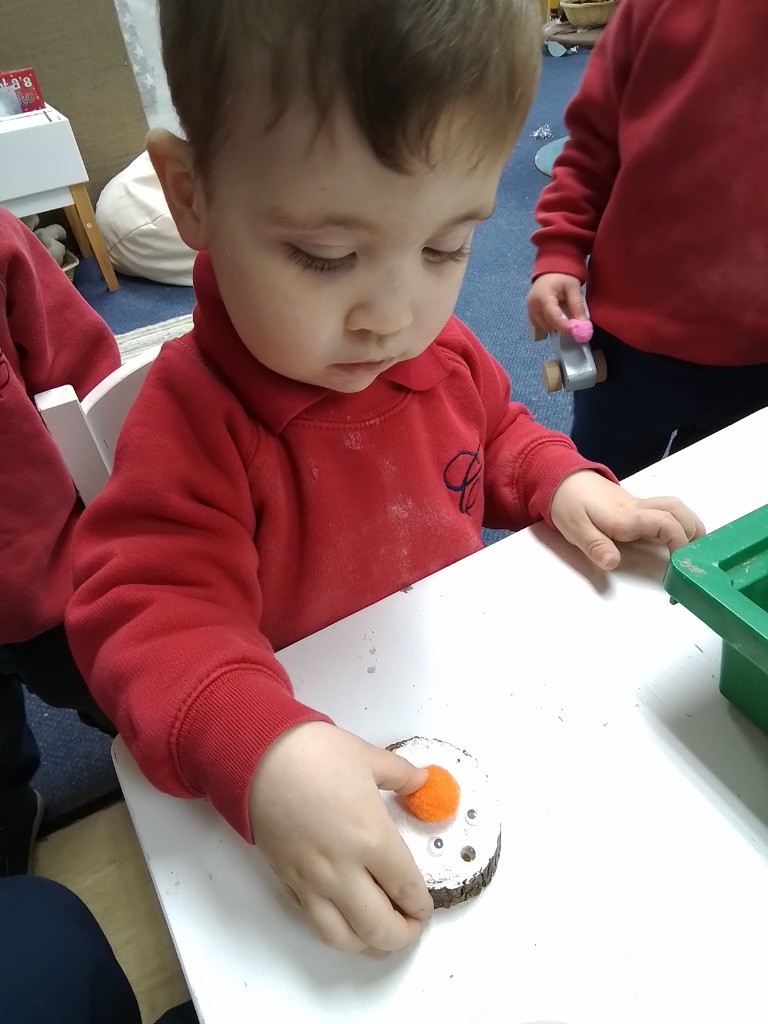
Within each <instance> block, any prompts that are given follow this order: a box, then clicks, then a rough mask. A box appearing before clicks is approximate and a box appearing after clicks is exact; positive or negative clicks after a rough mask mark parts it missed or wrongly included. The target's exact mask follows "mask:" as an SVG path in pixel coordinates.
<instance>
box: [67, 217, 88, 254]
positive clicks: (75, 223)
mask: <svg viewBox="0 0 768 1024" xmlns="http://www.w3.org/2000/svg"><path fill="white" fill-rule="evenodd" d="M64 213H65V214H66V217H67V222H68V223H69V226H70V228H71V229H72V234H73V235H74V236H75V241H76V242H77V247H78V249H79V250H80V252H81V253H82V254H83V256H85V257H88V256H93V253H92V252H91V243H90V242H89V241H88V235H86V233H85V228H84V227H83V222H82V221H81V220H80V214H79V213H78V212H77V207H76V206H65V207H64Z"/></svg>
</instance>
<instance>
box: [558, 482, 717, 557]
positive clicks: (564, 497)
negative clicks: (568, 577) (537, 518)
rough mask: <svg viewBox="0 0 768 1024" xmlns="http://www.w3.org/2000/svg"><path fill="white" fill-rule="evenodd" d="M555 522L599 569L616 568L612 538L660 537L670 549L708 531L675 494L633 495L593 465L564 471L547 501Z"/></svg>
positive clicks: (615, 547)
mask: <svg viewBox="0 0 768 1024" xmlns="http://www.w3.org/2000/svg"><path fill="white" fill-rule="evenodd" d="M549 511H550V516H551V517H552V522H553V524H554V525H555V527H556V528H557V529H558V530H559V531H560V533H562V535H563V536H564V537H565V539H566V540H568V541H570V542H571V544H573V545H574V546H575V547H577V548H579V549H580V550H581V551H583V552H584V554H585V555H586V556H587V557H588V558H589V559H590V560H591V561H593V562H594V563H595V565H597V566H599V568H601V569H615V568H616V566H617V565H618V564H619V562H620V561H621V554H620V552H619V549H618V548H617V546H616V544H614V541H633V540H640V539H641V538H643V539H645V538H647V539H650V540H659V541H661V543H662V544H665V545H666V546H667V548H668V549H669V550H670V551H674V550H675V549H676V548H681V547H683V545H684V544H687V543H688V542H689V541H691V540H693V539H694V537H701V536H702V534H704V533H705V532H706V531H705V529H704V525H703V523H702V522H701V520H700V519H699V517H698V516H697V515H696V514H695V513H694V512H692V511H691V510H690V509H689V508H688V507H687V506H686V505H684V504H683V503H682V502H681V501H680V500H679V499H677V498H636V497H635V496H634V495H632V494H630V493H629V491H625V490H624V488H623V487H620V486H619V485H618V484H615V483H612V482H611V481H610V480H608V479H606V478H605V477H603V476H600V474H599V473H596V472H594V471H593V470H591V469H587V470H579V471H578V472H576V473H572V474H571V475H570V476H567V477H566V478H565V480H563V482H562V483H561V484H560V486H559V487H558V488H557V490H556V491H555V495H554V497H553V499H552V504H551V506H550V510H549Z"/></svg>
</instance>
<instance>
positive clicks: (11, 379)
mask: <svg viewBox="0 0 768 1024" xmlns="http://www.w3.org/2000/svg"><path fill="white" fill-rule="evenodd" d="M119 365H120V356H119V353H118V350H117V345H116V344H115V339H114V338H113V337H112V334H111V332H110V330H109V328H108V327H107V325H106V324H105V323H104V322H103V320H102V319H101V318H100V317H99V316H97V315H96V313H95V312H94V311H93V310H92V309H91V308H90V306H89V305H88V304H87V303H86V302H85V300H84V299H83V298H82V297H81V296H80V295H79V293H78V292H77V291H76V290H75V288H74V286H73V285H72V284H71V283H70V282H69V281H68V280H67V278H66V276H65V275H64V274H63V273H62V271H61V268H60V267H59V266H58V265H57V263H56V262H55V260H53V259H52V257H51V256H50V254H49V253H48V251H47V250H46V248H45V246H43V244H42V243H41V242H40V241H38V239H37V238H35V236H34V235H33V234H32V232H31V231H28V230H27V228H26V227H25V226H24V225H23V224H22V223H21V221H20V220H18V219H17V218H16V217H14V216H13V215H12V214H10V213H9V212H8V211H7V210H5V209H3V208H2V207H0V421H1V422H0V465H2V467H3V486H2V488H0V536H1V537H2V562H1V563H0V877H2V876H3V875H9V874H22V873H24V872H26V871H27V869H28V864H29V858H30V853H31V849H32V844H33V842H34V837H35V834H36V832H37V827H38V825H39V823H40V817H41V815H42V801H41V799H40V796H39V794H38V793H36V792H35V791H34V790H33V789H32V788H31V786H30V780H31V778H32V776H33V775H34V773H35V771H36V770H37V767H38V765H39V755H38V750H37V745H36V743H35V739H34V736H33V735H32V732H31V730H30V729H29V727H28V725H27V721H26V714H25V710H24V690H23V685H22V684H24V685H26V687H27V688H28V689H29V690H30V691H32V692H33V693H36V694H37V695H38V696H40V697H41V698H42V699H43V700H44V701H46V702H47V703H48V704H52V705H54V706H57V707H69V708H75V709H76V710H78V711H80V712H81V713H82V714H83V715H84V716H86V715H87V716H89V718H90V719H91V721H95V722H97V723H98V724H99V725H101V726H103V727H106V725H107V723H106V719H105V718H104V716H103V714H102V713H101V712H100V711H99V709H98V708H97V706H96V704H95V702H94V700H93V698H92V697H91V695H90V693H89V692H88V689H87V687H86V686H85V683H84V682H83V680H82V677H81V676H80V673H79V672H78V670H77V667H76V665H75V663H74V661H73V659H72V655H71V653H70V650H69V646H68V644H67V640H66V636H65V634H64V626H63V619H64V608H65V607H66V604H67V601H68V600H69V598H70V596H71V593H72V570H71V564H70V555H71V552H70V545H71V540H72V532H73V530H74V526H75V523H76V521H77V519H78V517H79V515H80V512H81V511H82V506H81V504H80V502H79V501H78V498H77V494H76V493H75V489H74V486H73V484H72V480H71V479H70V476H69V473H68V472H67V470H66V467H65V466H64V464H63V462H62V461H61V458H60V456H59V453H58V450H57V449H56V446H55V444H54V443H53V441H52V440H51V438H50V437H49V435H48V432H47V430H46V429H45V426H44V425H43V422H42V420H41V419H40V416H39V415H38V412H37V409H36V408H35V405H34V402H33V396H34V395H35V394H36V393H38V392H40V391H45V390H47V389H48V388H54V387H58V386H59V385H61V384H72V385H73V387H74V388H75V390H76V391H77V393H78V394H79V395H80V397H83V396H84V395H85V394H87V393H88V391H90V390H91V388H93V387H95V385H96V384H97V383H98V382H99V381H100V380H102V378H104V377H105V376H106V375H107V374H108V373H110V372H111V371H112V370H114V369H115V368H116V367H118V366H119Z"/></svg>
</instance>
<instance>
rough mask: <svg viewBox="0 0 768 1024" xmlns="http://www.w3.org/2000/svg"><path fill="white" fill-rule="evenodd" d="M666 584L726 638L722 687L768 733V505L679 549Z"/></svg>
mask: <svg viewBox="0 0 768 1024" xmlns="http://www.w3.org/2000/svg"><path fill="white" fill-rule="evenodd" d="M664 586H665V587H666V589H667V592H668V593H669V595H670V597H671V598H672V601H673V602H676V601H679V602H680V604H682V605H684V606H685V607H686V608H688V609H689V610H690V611H692V612H693V614H694V615H696V616H697V617H698V618H700V619H701V620H702V622H706V624H707V625H708V626H710V627H711V628H712V629H713V630H714V631H715V632H716V633H717V634H718V635H719V636H721V637H722V638H723V657H722V663H721V668H720V692H721V693H722V694H723V696H724V697H727V698H728V700H729V701H731V702H732V703H733V704H735V705H736V707H738V708H739V710H740V711H743V712H744V714H745V715H746V716H747V717H748V718H750V719H751V720H752V721H753V722H754V723H755V725H758V726H759V727H760V728H761V729H762V730H763V731H764V732H766V733H768V505H764V506H763V507H762V508H758V509H756V510H755V511H754V512H750V513H749V514H748V515H746V516H742V517H741V519H736V520H735V521H734V522H732V523H728V524H727V525H726V526H722V527H720V529H719V530H713V531H712V533H708V534H707V535H706V536H705V537H700V538H699V539H698V540H695V541H692V543H690V544H688V545H687V546H686V547H684V548H680V550H679V551H675V552H674V554H673V555H672V558H671V559H670V563H669V567H668V569H667V573H666V576H665V577H664Z"/></svg>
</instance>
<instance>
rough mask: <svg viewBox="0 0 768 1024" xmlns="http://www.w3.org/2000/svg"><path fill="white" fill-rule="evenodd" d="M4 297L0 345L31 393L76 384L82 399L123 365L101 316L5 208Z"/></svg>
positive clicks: (0, 267) (0, 253)
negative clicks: (16, 367) (15, 363)
mask: <svg viewBox="0 0 768 1024" xmlns="http://www.w3.org/2000/svg"><path fill="white" fill-rule="evenodd" d="M0 302H4V307H5V316H4V317H3V318H2V322H0V350H2V351H4V352H5V353H6V355H8V357H9V358H11V359H14V360H15V361H16V362H17V365H18V370H19V374H20V376H21V377H22V378H23V380H24V383H25V387H26V389H27V393H28V394H29V395H30V396H33V395H35V394H37V393H38V392H40V391H47V390H48V389H49V388H55V387H59V386H60V385H62V384H71V385H72V387H73V388H74V389H75V391H76V392H77V394H78V397H79V398H83V397H84V396H85V395H86V394H87V393H88V392H89V391H90V390H91V389H92V388H94V387H95V386H96V385H97V384H98V383H99V382H100V381H101V380H103V379H104V377H106V376H107V374H108V373H111V372H112V370H114V369H116V368H117V367H118V366H119V365H120V354H119V352H118V348H117V344H116V342H115V339H114V337H113V336H112V332H111V331H110V329H109V328H108V327H107V325H106V324H105V323H104V321H103V320H102V319H101V317H100V316H99V315H98V314H97V313H96V312H95V311H94V310H93V309H92V308H91V307H90V306H89V305H88V303H87V302H86V301H85V299H84V298H83V297H82V295H80V293H79V292H78V291H77V289H76V288H75V286H74V285H73V284H72V283H71V282H70V281H69V279H68V278H67V276H66V275H65V274H64V273H63V272H62V270H61V267H59V265H58V264H57V263H56V261H55V260H54V259H53V257H52V256H51V254H50V253H49V252H48V250H47V249H46V248H45V246H44V245H43V244H42V242H41V241H40V240H39V239H38V238H36V237H35V236H34V235H33V234H32V232H31V231H29V230H28V228H26V227H25V226H24V224H22V223H21V221H20V220H19V219H18V218H17V217H14V216H13V215H12V214H11V213H9V212H8V211H7V210H4V209H2V208H1V207H0ZM11 347H12V348H13V353H11V352H10V351H9V350H10V348H11Z"/></svg>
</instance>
